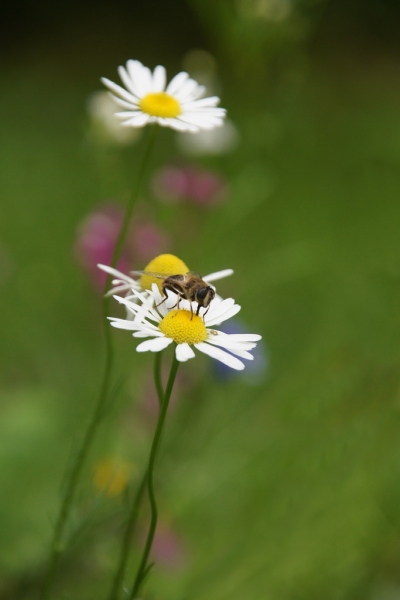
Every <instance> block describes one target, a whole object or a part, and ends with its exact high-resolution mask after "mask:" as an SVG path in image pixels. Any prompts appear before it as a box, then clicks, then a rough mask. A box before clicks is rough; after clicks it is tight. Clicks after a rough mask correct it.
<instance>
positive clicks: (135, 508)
mask: <svg viewBox="0 0 400 600" xmlns="http://www.w3.org/2000/svg"><path fill="white" fill-rule="evenodd" d="M161 359H162V352H156V353H155V355H154V381H155V385H156V389H157V396H158V401H159V404H160V408H161V406H162V401H163V397H164V393H163V389H162V382H161ZM146 483H147V471H146V472H145V474H144V476H143V478H142V481H141V482H140V485H139V487H138V489H137V492H136V496H135V499H134V501H133V503H132V507H131V510H130V513H129V516H128V521H127V523H126V529H125V534H124V537H123V539H122V548H121V554H120V558H119V564H118V568H117V571H116V573H115V576H114V580H113V583H112V587H111V590H110V593H109V595H108V600H117V598H118V596H119V591H120V589H121V588H122V582H123V579H124V576H125V570H126V563H127V561H128V555H129V550H130V547H131V541H132V537H133V534H134V532H135V527H136V523H137V516H138V513H139V508H140V504H141V502H142V499H143V493H144V490H145V488H146Z"/></svg>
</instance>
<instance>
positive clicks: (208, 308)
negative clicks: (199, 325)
mask: <svg viewBox="0 0 400 600" xmlns="http://www.w3.org/2000/svg"><path fill="white" fill-rule="evenodd" d="M209 310H210V304H209V305H208V306H207V309H206V312H205V313H203V323H204V317H205V316H206V314H207V313H208V311H209Z"/></svg>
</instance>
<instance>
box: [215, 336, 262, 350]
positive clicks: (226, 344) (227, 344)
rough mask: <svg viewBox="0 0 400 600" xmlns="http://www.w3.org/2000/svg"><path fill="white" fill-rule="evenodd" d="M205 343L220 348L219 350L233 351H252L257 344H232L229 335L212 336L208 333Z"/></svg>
mask: <svg viewBox="0 0 400 600" xmlns="http://www.w3.org/2000/svg"><path fill="white" fill-rule="evenodd" d="M207 342H209V343H210V344H213V345H214V346H221V348H225V350H229V351H231V350H232V351H233V350H253V348H255V347H256V346H257V344H255V343H253V342H233V341H232V340H231V339H230V336H229V335H225V336H221V335H218V334H217V335H214V334H212V333H210V335H208V336H207Z"/></svg>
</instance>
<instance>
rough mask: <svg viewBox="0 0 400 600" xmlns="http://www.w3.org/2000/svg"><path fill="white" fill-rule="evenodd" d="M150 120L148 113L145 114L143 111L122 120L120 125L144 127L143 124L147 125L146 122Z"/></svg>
mask: <svg viewBox="0 0 400 600" xmlns="http://www.w3.org/2000/svg"><path fill="white" fill-rule="evenodd" d="M150 120H151V119H150V115H146V114H145V113H138V114H137V115H135V116H134V117H132V118H131V119H128V120H127V121H123V123H121V125H126V126H130V127H144V125H147V123H149V122H150Z"/></svg>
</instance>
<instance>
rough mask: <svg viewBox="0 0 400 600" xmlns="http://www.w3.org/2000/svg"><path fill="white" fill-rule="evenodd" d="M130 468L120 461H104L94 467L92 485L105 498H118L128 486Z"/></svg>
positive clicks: (127, 464)
mask: <svg viewBox="0 0 400 600" xmlns="http://www.w3.org/2000/svg"><path fill="white" fill-rule="evenodd" d="M131 474H132V466H131V465H130V464H129V463H127V462H125V461H122V460H113V459H104V460H101V461H100V462H99V463H97V465H96V469H95V472H94V476H93V483H94V486H95V488H97V490H98V491H100V492H104V493H105V494H106V496H119V495H120V494H122V492H123V491H124V490H125V488H126V487H127V485H128V482H129V479H130V476H131Z"/></svg>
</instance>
